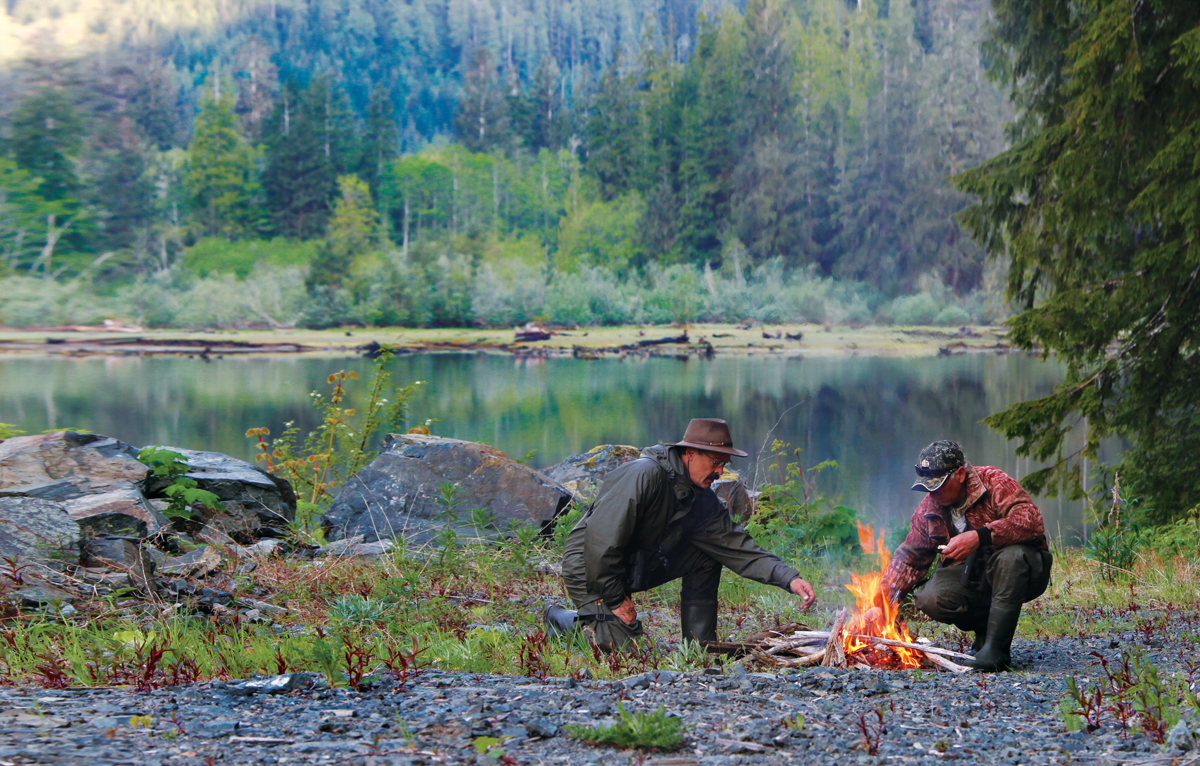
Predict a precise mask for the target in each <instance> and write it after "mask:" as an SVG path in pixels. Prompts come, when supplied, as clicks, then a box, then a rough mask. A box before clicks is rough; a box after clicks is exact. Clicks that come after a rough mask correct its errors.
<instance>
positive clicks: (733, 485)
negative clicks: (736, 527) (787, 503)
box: [712, 472, 758, 524]
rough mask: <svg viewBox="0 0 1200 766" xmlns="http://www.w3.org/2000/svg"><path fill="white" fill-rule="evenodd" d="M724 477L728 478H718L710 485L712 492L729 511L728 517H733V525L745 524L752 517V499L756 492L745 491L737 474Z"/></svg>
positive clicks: (730, 473)
mask: <svg viewBox="0 0 1200 766" xmlns="http://www.w3.org/2000/svg"><path fill="white" fill-rule="evenodd" d="M725 476H728V477H730V478H724V477H722V478H720V479H718V480H717V481H714V482H713V483H712V491H713V492H715V493H717V497H718V498H720V500H721V502H722V503H724V504H725V507H726V508H727V509H729V515H730V516H732V517H733V521H734V523H735V524H745V523H746V522H747V521H749V520H750V517H751V516H753V515H754V497H755V496H756V495H757V494H758V493H757V492H755V493H751V492H750V491H749V490H747V489H746V485H745V484H742V480H741V479H740V478H738V476H737V474H735V473H732V472H729V473H726V474H725Z"/></svg>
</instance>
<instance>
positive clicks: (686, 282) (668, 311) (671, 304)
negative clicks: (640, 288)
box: [638, 264, 705, 324]
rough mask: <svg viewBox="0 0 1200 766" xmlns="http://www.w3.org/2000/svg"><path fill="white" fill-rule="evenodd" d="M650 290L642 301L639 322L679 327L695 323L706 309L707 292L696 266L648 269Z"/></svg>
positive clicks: (651, 265)
mask: <svg viewBox="0 0 1200 766" xmlns="http://www.w3.org/2000/svg"><path fill="white" fill-rule="evenodd" d="M646 271H647V276H648V278H649V281H650V284H651V287H650V289H649V290H648V291H646V293H645V295H644V297H643V299H642V308H641V311H640V312H638V321H640V322H644V323H646V324H668V323H670V322H678V323H680V324H683V323H686V322H692V321H695V320H696V319H697V318H698V317H700V316H701V314H702V313H703V310H704V298H705V293H704V291H703V289H702V288H701V283H700V272H699V271H698V270H697V269H696V267H694V266H686V265H683V264H674V265H672V266H667V267H666V268H659V267H658V266H657V265H656V264H650V266H649V267H648V268H647V269H646Z"/></svg>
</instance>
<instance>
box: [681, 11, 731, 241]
mask: <svg viewBox="0 0 1200 766" xmlns="http://www.w3.org/2000/svg"><path fill="white" fill-rule="evenodd" d="M739 21H740V20H739V19H738V18H737V17H736V12H734V11H733V10H732V9H729V10H726V12H725V14H724V16H723V18H722V19H721V20H719V21H717V22H715V23H714V22H712V21H709V20H707V19H706V20H704V22H703V23H702V24H701V28H700V32H699V38H698V40H697V41H696V48H695V50H694V52H693V53H692V56H691V58H690V59H689V60H688V63H687V66H686V67H685V69H684V72H683V75H682V77H681V78H680V83H679V91H680V92H679V93H678V95H677V100H678V101H679V104H680V110H681V112H682V116H681V123H680V131H679V136H678V143H679V155H680V162H679V188H680V197H681V203H680V209H679V216H680V222H679V228H680V237H681V248H682V250H683V253H684V257H685V259H687V260H690V261H694V262H705V261H711V260H714V259H715V258H716V256H717V255H718V254H719V253H720V251H721V237H722V234H723V233H724V230H725V229H726V228H727V227H728V225H729V218H730V195H731V191H732V190H731V181H732V178H731V174H730V168H731V167H732V166H733V164H734V161H735V158H736V156H737V153H738V152H737V145H736V141H735V138H734V133H733V131H734V125H735V123H736V122H737V119H738V94H739V91H740V87H741V79H740V77H739V69H740V67H741V60H742V56H743V55H744V44H743V42H744V41H743V37H742V35H741V34H739V32H740V23H739Z"/></svg>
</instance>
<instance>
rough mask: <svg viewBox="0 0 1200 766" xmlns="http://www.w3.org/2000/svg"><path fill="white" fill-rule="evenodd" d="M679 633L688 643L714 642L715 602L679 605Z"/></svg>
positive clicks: (715, 631)
mask: <svg viewBox="0 0 1200 766" xmlns="http://www.w3.org/2000/svg"><path fill="white" fill-rule="evenodd" d="M679 632H680V634H682V635H683V637H684V638H685V639H686V640H688V641H716V640H717V602H716V601H685V602H683V603H682V604H680V605H679Z"/></svg>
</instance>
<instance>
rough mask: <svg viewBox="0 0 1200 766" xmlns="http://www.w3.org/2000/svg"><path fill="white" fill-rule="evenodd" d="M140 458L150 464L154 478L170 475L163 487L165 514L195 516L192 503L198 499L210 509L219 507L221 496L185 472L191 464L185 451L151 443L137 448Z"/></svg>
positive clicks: (170, 517)
mask: <svg viewBox="0 0 1200 766" xmlns="http://www.w3.org/2000/svg"><path fill="white" fill-rule="evenodd" d="M137 459H138V460H139V461H140V462H141V463H143V464H144V465H146V466H147V467H149V469H150V473H151V474H152V475H153V476H154V477H155V478H159V479H167V480H168V481H169V482H170V483H169V484H168V485H167V487H166V488H165V489H164V490H163V494H165V495H166V496H167V508H166V510H164V511H163V515H164V516H166V517H167V518H168V519H170V520H172V521H176V520H180V519H182V520H185V521H186V520H191V519H195V518H196V514H195V513H193V512H192V505H193V504H197V503H198V504H200V505H202V506H204V507H205V508H208V509H210V510H220V508H221V503H220V499H219V498H218V497H217V496H216V495H215V494H213V493H212V492H209V491H208V490H206V489H200V488H199V487H200V485H199V484H198V483H197V482H196V480H195V479H190V478H188V477H187V476H184V474H186V473H187V472H188V470H189V466H188V464H187V460H185V459H184V457H183V455H181V454H179V453H178V452H175V451H174V450H169V449H164V448H162V447H154V446H150V447H143V448H142V450H141V451H140V452H138V457H137Z"/></svg>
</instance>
